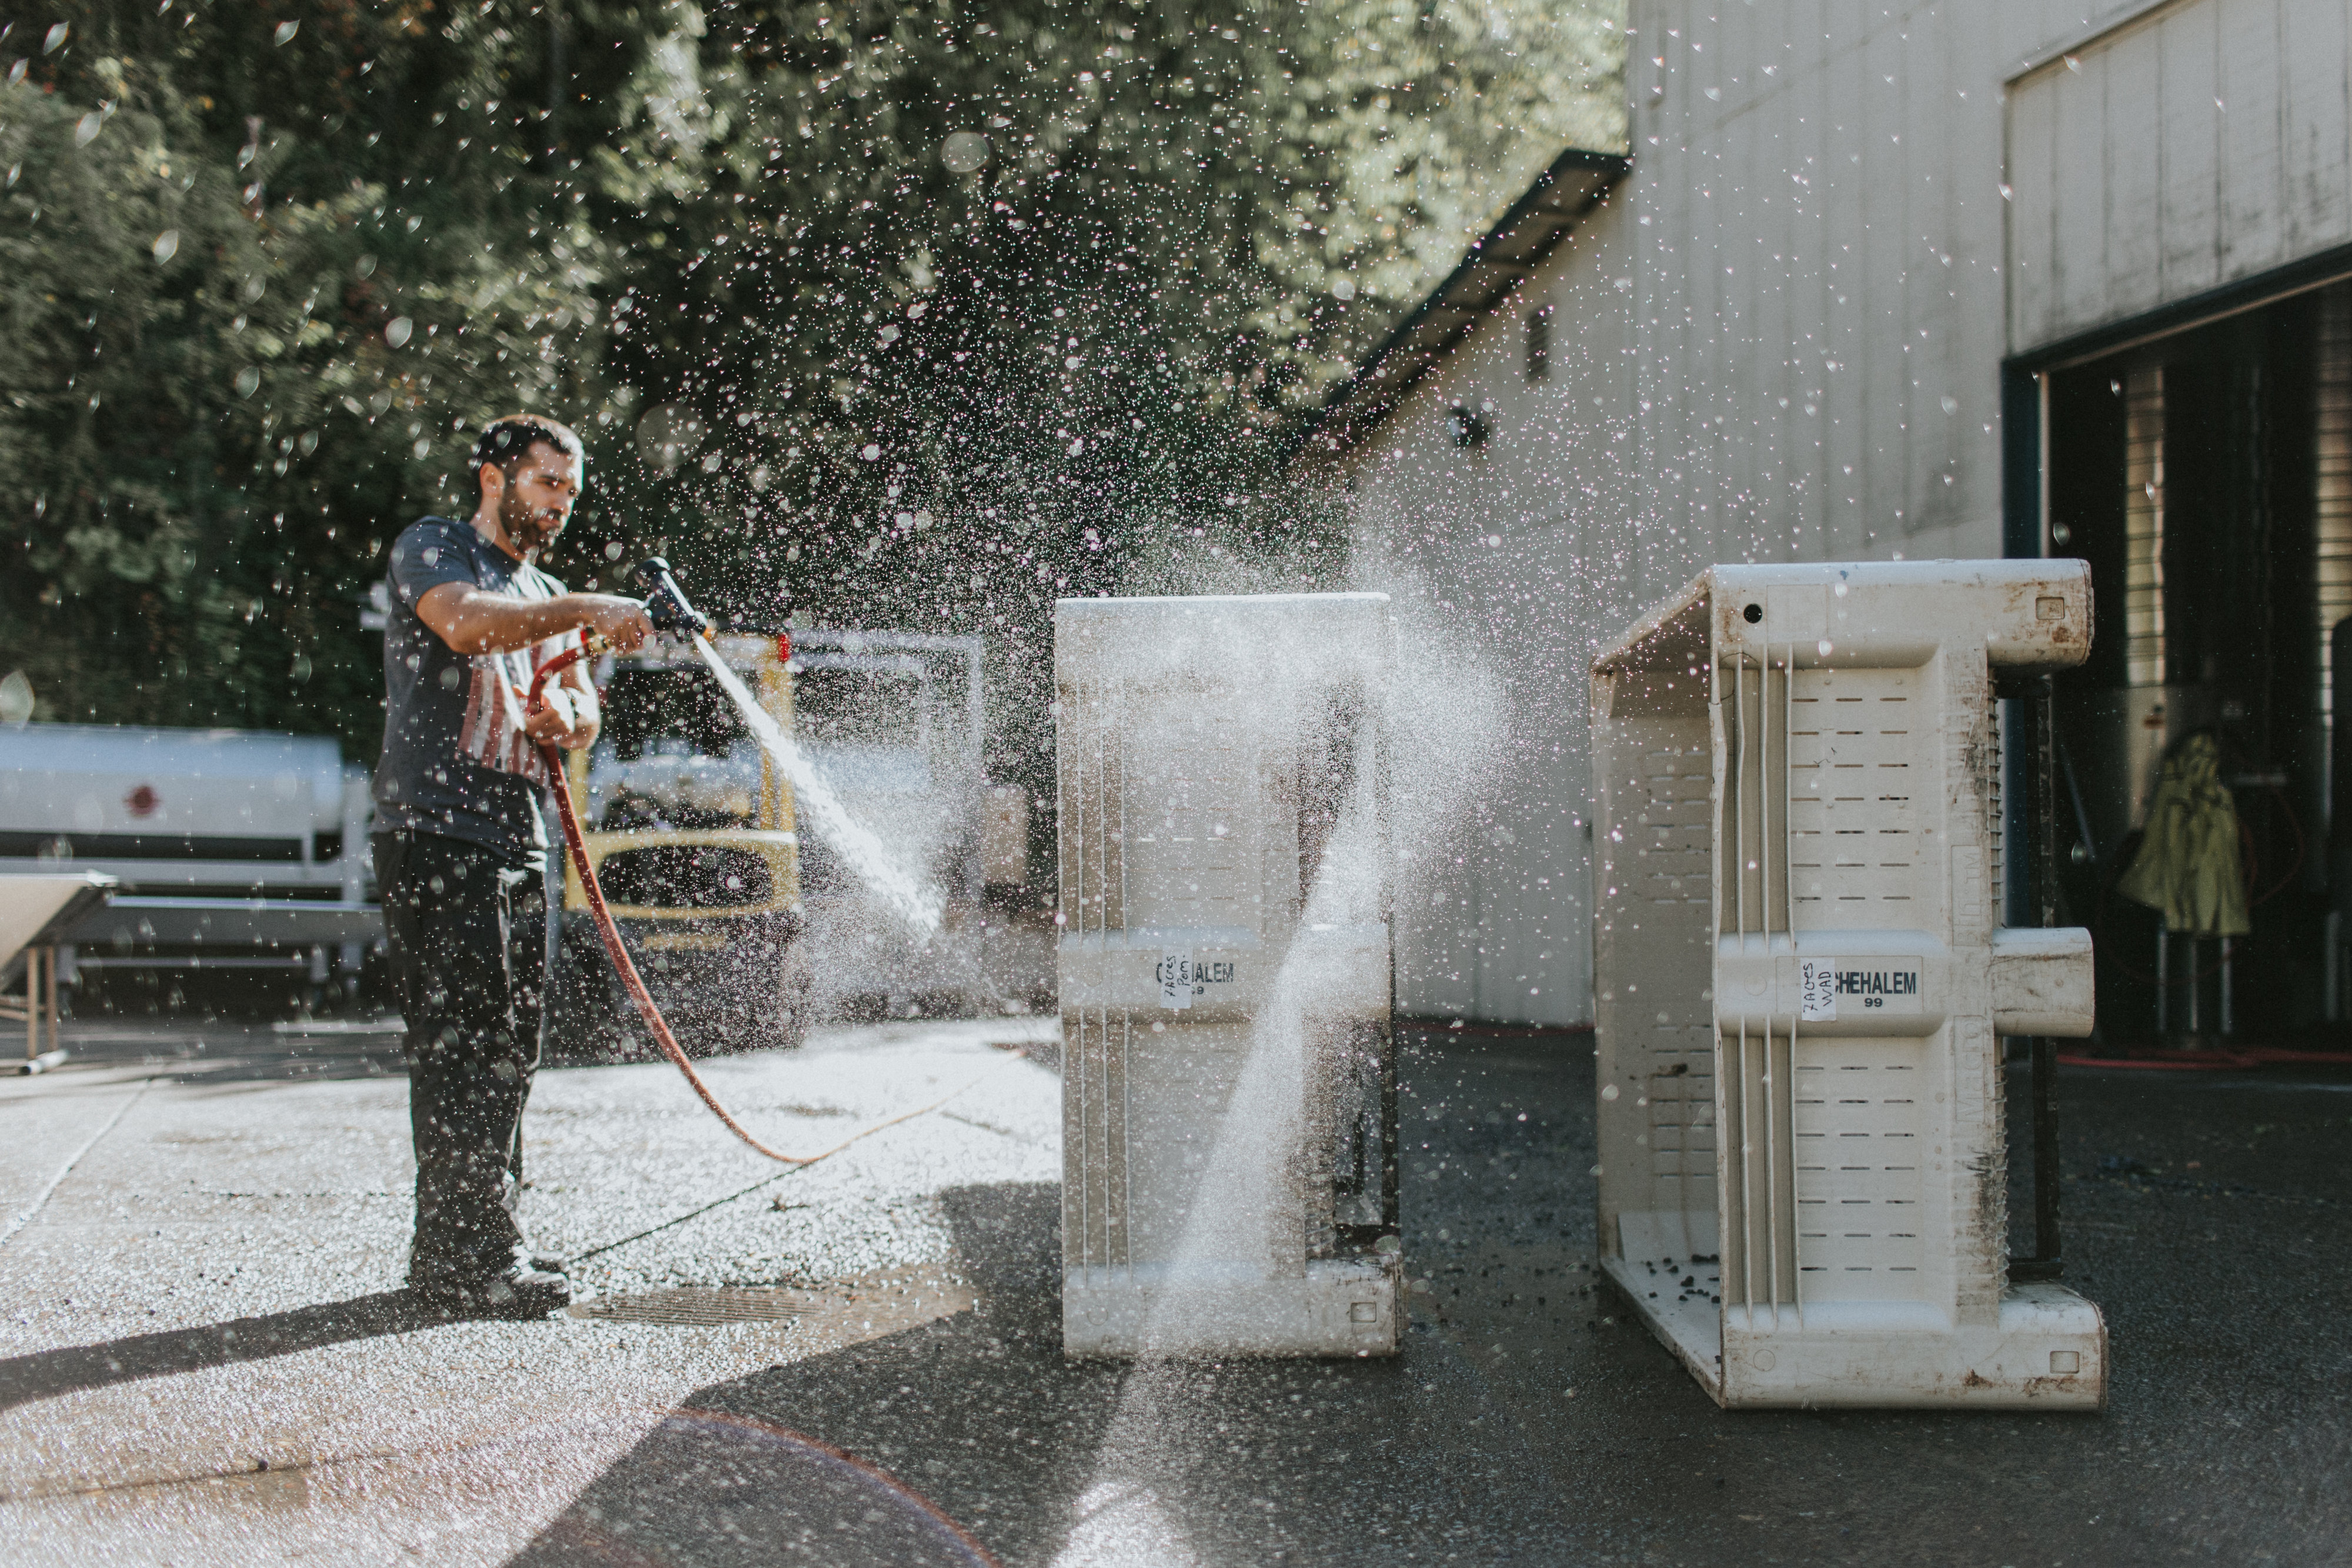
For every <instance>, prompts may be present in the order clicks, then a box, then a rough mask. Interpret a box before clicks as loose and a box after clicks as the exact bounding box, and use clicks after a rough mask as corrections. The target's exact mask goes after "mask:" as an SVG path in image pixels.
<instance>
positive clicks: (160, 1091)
mask: <svg viewBox="0 0 2352 1568" xmlns="http://www.w3.org/2000/svg"><path fill="white" fill-rule="evenodd" d="M79 1036H80V1037H79V1039H77V1040H74V1041H73V1043H74V1044H75V1046H76V1049H77V1051H78V1053H79V1054H78V1056H77V1058H76V1062H75V1064H74V1065H72V1066H70V1067H68V1069H67V1070H66V1071H62V1072H59V1073H58V1074H55V1075H52V1076H48V1077H43V1078H36V1079H27V1080H13V1081H5V1082H0V1228H6V1229H7V1230H8V1235H7V1237H6V1239H5V1241H0V1541H5V1542H6V1543H7V1545H6V1546H5V1549H0V1550H4V1551H5V1556H6V1557H7V1559H8V1560H9V1561H11V1562H23V1563H49V1562H59V1563H63V1562H74V1563H80V1562H89V1561H108V1562H123V1563H165V1562H170V1563H182V1564H193V1563H256V1562H281V1561H285V1562H294V1561H299V1562H305V1563H403V1562H417V1561H429V1562H433V1563H500V1562H508V1561H512V1562H517V1563H533V1564H539V1563H550V1564H554V1563H566V1564H568V1563H645V1564H667V1563H678V1564H688V1563H691V1564H727V1563H746V1564H750V1563H782V1562H810V1563H839V1564H864V1563H984V1562H986V1561H988V1560H989V1558H990V1557H991V1556H992V1557H993V1558H995V1559H996V1560H999V1561H1002V1562H1004V1563H1019V1564H1031V1563H1034V1564H1051V1565H1056V1568H1060V1565H1078V1564H1155V1565H1156V1564H1162V1563H1165V1564H1202V1565H1207V1564H1219V1565H1222V1564H1228V1563H1235V1564H1238V1563H1350V1564H1353V1563H1370V1564H1384V1563H1448V1562H1459V1563H1676V1564H1679V1563H1689V1564H1717V1563H1722V1564H1735V1563H1737V1564H1749V1563H1922V1564H1927V1563H1933V1564H1947V1563H1949V1564H1970V1565H1974V1564H1984V1565H1987V1568H2000V1565H2002V1564H2010V1565H2015V1568H2024V1565H2026V1564H2053V1565H2063V1564H2067V1563H2074V1564H2084V1563H2118V1564H2122V1563H2163V1562H2172V1561H2214V1562H2222V1563H2339V1562H2352V1500H2347V1483H2352V1443H2347V1396H2352V1379H2347V1371H2352V1365H2347V1345H2352V1331H2347V1321H2346V1313H2345V1310H2344V1303H2345V1302H2346V1301H2347V1285H2352V1280H2347V1273H2352V1267H2347V1260H2346V1256H2345V1249H2344V1247H2343V1246H2342V1241H2343V1239H2344V1238H2345V1236H2346V1226H2345V1218H2346V1210H2347V1205H2352V1176H2347V1167H2346V1160H2345V1157H2344V1156H2345V1153H2346V1150H2347V1142H2352V1140H2347V1133H2352V1074H2340V1075H2337V1076H2336V1079H2335V1080H2334V1081H2329V1080H2328V1079H2326V1077H2324V1076H2317V1075H2314V1074H2310V1073H2305V1074H2304V1075H2302V1076H2299V1077H2298V1076H2291V1075H2288V1074H2285V1073H2282V1072H2271V1073H2263V1074H2238V1075H2233V1076H2228V1077H2221V1078H2215V1077H2212V1076H2209V1075H2195V1074H2160V1073H2151V1072H2126V1071H2080V1070H2067V1071H2065V1072H2064V1073H2063V1075H2062V1078H2061V1082H2060V1090H2059V1099H2060V1105H2061V1110H2062V1114H2063V1123H2062V1129H2063V1130H2062V1145H2063V1160H2062V1169H2063V1178H2064V1179H2063V1191H2064V1202H2065V1211H2066V1237H2067V1278H2068V1280H2069V1281H2070V1282H2073V1283H2074V1284H2076V1285H2077V1286H2078V1287H2079V1288H2081V1289H2082V1290H2084V1292H2085V1293H2086V1294H2088V1295H2089V1296H2091V1298H2092V1299H2093V1300H2095V1301H2098V1302H2099V1303H2100V1305H2101V1306H2102V1308H2103V1309H2104V1310H2105V1312H2106V1314H2107V1321H2108V1324H2109V1330H2110V1335H2111V1356H2112V1362H2113V1369H2114V1370H2113V1375H2112V1379H2111V1384H2110V1404H2109V1407H2108V1409H2107V1410H2106V1411H2105V1413H2103V1414H2099V1415H2008V1414H1990V1413H1950V1414H1944V1413H1916V1412H1886V1413H1867V1412H1833V1413H1832V1412H1824V1413H1753V1412H1751V1413H1739V1414H1727V1413H1725V1412H1723V1411H1720V1410H1718V1409H1717V1408H1716V1406H1714V1405H1713V1404H1712V1403H1711V1402H1710V1401H1709V1400H1708V1399H1707V1398H1706V1396H1705V1394H1704V1393H1703V1392H1702V1391H1701V1390H1700V1389H1699V1388H1698V1386H1697V1385H1696V1384H1694V1383H1693V1382H1692V1381H1691V1380H1690V1379H1689V1378H1688V1377H1687V1376H1686V1375H1685V1374H1684V1373H1683V1372H1682V1371H1681V1369H1680V1367H1679V1366H1678V1364H1676V1363H1675V1362H1674V1360H1673V1359H1672V1358H1671V1357H1670V1356H1669V1355H1668V1354H1666V1353H1665V1352H1664V1350H1663V1349H1662V1348H1661V1347H1660V1346H1658V1345H1657V1344H1655V1343H1653V1342H1652V1341H1651V1340H1650V1338H1649V1336H1648V1335H1647V1334H1646V1333H1644V1332H1643V1330H1642V1329H1640V1328H1639V1327H1638V1326H1635V1325H1634V1324H1633V1322H1632V1321H1631V1318H1630V1315H1629V1314H1628V1313H1627V1312H1625V1311H1624V1309H1623V1306H1622V1303H1621V1302H1620V1301H1616V1300H1615V1299H1614V1298H1613V1297H1612V1296H1611V1295H1610V1294H1609V1292H1608V1287H1606V1286H1604V1285H1602V1284H1601V1282H1600V1281H1598V1279H1597V1277H1596V1276H1595V1274H1594V1272H1593V1270H1592V1235H1591V1177H1590V1176H1589V1174H1588V1173H1589V1172H1590V1169H1591V1164H1592V1159H1593V1151H1592V1117H1591V1107H1592V1070H1591V1051H1590V1047H1589V1042H1588V1041H1587V1040H1584V1039H1582V1038H1580V1037H1576V1036H1559V1035H1552V1036H1543V1035H1530V1034H1511V1033H1488V1034H1480V1033H1475V1032H1474V1031H1469V1030H1464V1031H1460V1032H1458V1033H1456V1032H1452V1031H1436V1032H1433V1033H1428V1032H1424V1033H1417V1034H1413V1035H1412V1036H1409V1037H1408V1038H1407V1040H1406V1041H1405V1044H1404V1049H1403V1051H1402V1076H1403V1083H1402V1096H1401V1100H1402V1125H1403V1128H1404V1130H1405V1148H1406V1164H1405V1167H1404V1181H1403V1190H1404V1204H1405V1231H1406V1236H1405V1240H1406V1253H1407V1259H1408V1263H1409V1270H1408V1271H1409V1273H1410V1274H1411V1275H1412V1277H1413V1279H1414V1280H1415V1281H1418V1282H1419V1283H1417V1285H1416V1287H1415V1289H1414V1291H1413V1292H1412V1297H1411V1300H1412V1309H1413V1317H1414V1321H1413V1323H1412V1330H1411V1332H1410V1333H1409V1335H1408V1344H1407V1350H1406V1352H1405V1354H1403V1355H1402V1356H1400V1357H1397V1358H1395V1359H1394V1360H1387V1361H1358V1362H1340V1363H1312V1362H1287V1363H1250V1362H1228V1363H1224V1364H1207V1363H1202V1364H1167V1365H1154V1366H1142V1367H1138V1366H1129V1365H1122V1364H1106V1363H1089V1362H1070V1361H1067V1360H1066V1359H1065V1358H1064V1357H1063V1355H1062V1354H1061V1350H1060V1340H1059V1322H1058V1307H1057V1301H1056V1291H1055V1283H1056V1275H1057V1270H1056V1261H1055V1260H1056V1258H1057V1247H1058V1241H1057V1237H1056V1224H1057V1218H1058V1207H1059V1206H1058V1197H1057V1193H1056V1186H1055V1180H1056V1176H1057V1174H1058V1168H1059V1155H1058V1135H1057V1134H1058V1085H1057V1083H1056V1082H1055V1078H1054V1076H1053V1072H1052V1071H1051V1067H1052V1060H1053V1055H1052V1051H1051V1046H1050V1040H1051V1038H1052V1025H1051V1023H1050V1021H1046V1020H1033V1019H1013V1020H1003V1021H1001V1022H995V1023H984V1024H971V1023H963V1024H900V1025H888V1026H875V1027H870V1028H865V1029H856V1030H832V1031H825V1032H823V1033H821V1034H820V1035H819V1036H817V1037H816V1038H815V1039H814V1040H812V1042H811V1045H810V1047H809V1048H808V1049H807V1050H806V1051H802V1052H796V1053H791V1054H785V1055H761V1056H752V1057H744V1058H735V1059H728V1060H726V1061H720V1062H718V1063H715V1064H714V1066H713V1070H712V1076H713V1078H714V1080H715V1081H716V1082H717V1083H718V1086H719V1092H721V1094H722V1095H724V1096H726V1097H728V1098H729V1099H730V1101H731V1102H734V1103H738V1104H739V1106H740V1109H741V1110H742V1111H743V1113H745V1114H746V1117H747V1120H749V1121H750V1122H751V1124H753V1125H754V1126H755V1127H758V1128H760V1129H761V1130H762V1131H770V1132H774V1133H775V1134H777V1135H778V1136H780V1137H784V1136H790V1137H792V1138H793V1139H795V1140H796V1141H797V1142H798V1143H799V1144H800V1145H803V1146H806V1147H810V1148H812V1149H813V1148H815V1147H822V1146H827V1145H831V1144H833V1143H835V1142H838V1141H839V1140H840V1139H841V1138H843V1137H846V1136H849V1135H850V1134H854V1133H856V1132H857V1131H858V1130H859V1129H861V1128H864V1127H868V1126H872V1125H874V1124H876V1123H877V1122H880V1121H883V1120H886V1119H887V1118H889V1117H891V1116H895V1115H898V1114H900V1113H904V1112H906V1111H908V1110H916V1109H919V1108H921V1107H922V1106H925V1105H928V1104H931V1103H935V1102H938V1101H940V1099H941V1098H942V1097H943V1096H951V1097H950V1098H948V1099H947V1101H946V1103H945V1104H943V1105H940V1106H939V1108H938V1109H936V1110H933V1111H930V1112H929V1113H925V1114H921V1115H918V1116H915V1117H913V1118H912V1119H910V1120H908V1121H905V1122H901V1123H899V1124H897V1125H894V1126H890V1127H887V1128H885V1129H884V1130H883V1131H881V1132H878V1133H876V1134H873V1135H872V1136H870V1137H868V1138H866V1139H865V1140H863V1141H861V1142H859V1143H857V1144H855V1145H851V1146H850V1147H849V1148H848V1149H846V1150H845V1151H844V1152H843V1153H841V1154H840V1155H835V1156H834V1157H833V1158H832V1159H830V1160H828V1161H826V1162H825V1163H824V1165H821V1166H816V1167H814V1168H813V1169H811V1170H810V1171H808V1172H807V1173H805V1174H803V1175H800V1176H781V1177H780V1176H776V1175H775V1174H774V1173H773V1170H772V1167H770V1168H767V1169H763V1168H761V1162H760V1161H759V1160H758V1159H757V1157H756V1156H754V1155H750V1154H748V1153H747V1152H744V1151H741V1150H740V1148H737V1147H735V1146H733V1145H731V1143H730V1140H728V1139H727V1138H726V1136H725V1134H723V1132H721V1131H720V1130H719V1128H717V1126H716V1125H715V1124H711V1123H710V1122H709V1118H708V1117H707V1116H706V1115H705V1114H704V1113H702V1112H701V1111H700V1109H699V1108H698V1106H697V1105H696V1104H695V1103H694V1102H693V1101H692V1100H691V1098H690V1097H689V1096H688V1093H687V1092H686V1091H685V1089H684V1087H683V1086H682V1085H680V1084H678V1083H677V1082H675V1081H674V1079H673V1078H671V1077H667V1076H665V1075H666V1074H668V1071H669V1070H668V1069H667V1068H666V1067H663V1066H660V1065H658V1064H654V1065H631V1066H622V1067H606V1068H588V1069H576V1070H566V1071H550V1072H549V1073H547V1074H546V1075H545V1076H544V1077H543V1079H542V1080H541V1086H540V1088H539V1090H538V1091H537V1092H535V1094H534V1097H533V1101H532V1107H533V1108H532V1112H531V1116H530V1124H529V1127H528V1133H527V1135H528V1143H527V1155H526V1157H527V1160H528V1161H529V1162H530V1176H531V1179H532V1182H533V1190H532V1191H531V1193H530V1217H531V1219H532V1222H533V1225H534V1239H536V1240H537V1241H539V1242H540V1243H541V1244H542V1245H545V1246H549V1247H551V1248H552V1249H557V1250H563V1251H567V1252H570V1253H572V1254H574V1255H578V1254H582V1253H586V1252H590V1251H591V1250H592V1249H604V1250H598V1251H594V1254H593V1256H590V1257H588V1258H587V1260H585V1262H583V1264H582V1266H581V1268H580V1270H579V1275H580V1278H581V1280H582V1282H583V1284H584V1285H585V1286H587V1287H589V1288H590V1289H591V1290H593V1291H595V1292H596V1293H597V1294H596V1298H595V1300H596V1302H597V1303H598V1305H597V1306H596V1308H595V1309H593V1310H598V1311H603V1312H608V1313H612V1314H615V1315H607V1316H587V1317H578V1316H567V1317H563V1318H559V1319H555V1320H551V1321H550V1322H543V1323H447V1322H427V1321H425V1320H423V1319H421V1318H420V1317H419V1316H418V1315H417V1314H415V1312H413V1311H412V1310H410V1309H409V1308H407V1307H406V1305H405V1303H404V1298H402V1297H400V1296H399V1295H398V1293H397V1292H396V1291H395V1290H394V1286H395V1285H396V1284H397V1281H398V1278H399V1271H400V1261H401V1248H402V1246H403V1244H404V1238H405V1226H406V1221H407V1202H408V1197H407V1186H406V1183H407V1180H408V1164H407V1154H406V1129H405V1111H404V1086H403V1084H402V1082H401V1081H400V1078H399V1076H398V1055H397V1049H396V1040H394V1038H393V1037H392V1036H390V1035H387V1034H383V1033H369V1032H367V1031H366V1030H342V1031H340V1032H331V1031H326V1030H313V1031H309V1032H302V1031H281V1030H270V1029H267V1028H262V1027H245V1028H231V1027H224V1026H201V1027H200V1026H194V1025H190V1026H185V1027H180V1026H174V1025H170V1024H163V1025H154V1026H120V1025H113V1026H92V1027H90V1028H89V1029H87V1030H80V1031H79ZM1022 1046H1026V1047H1027V1048H1028V1049H1029V1051H1030V1054H1027V1055H1020V1054H1016V1051H1015V1050H1013V1049H1008V1048H1013V1047H1022ZM61 1171H62V1173H63V1174H62V1176H60V1172H61ZM747 1188H749V1189H751V1190H750V1191H748V1192H747V1191H746V1190H745V1189H747ZM730 1194H738V1195H740V1196H736V1197H732V1198H731V1200H730V1201H726V1202H721V1203H719V1204H717V1206H716V1207H709V1208H705V1207H703V1206H705V1205H707V1204H709V1203H711V1202H712V1200H714V1199H717V1198H720V1197H726V1196H727V1195H730ZM616 1242H617V1243H618V1245H614V1243H616ZM679 1303H685V1304H686V1305H688V1306H689V1307H693V1308H695V1309H696V1310H698V1311H702V1312H704V1313H705V1315H706V1316H707V1315H709V1314H710V1313H711V1312H713V1311H714V1310H716V1311H719V1312H722V1313H723V1312H724V1311H732V1310H740V1312H742V1313H743V1314H744V1315H745V1316H746V1317H747V1318H748V1320H749V1321H739V1322H721V1323H700V1324H696V1323H681V1322H656V1321H646V1319H648V1318H660V1317H663V1316H664V1315H665V1313H666V1312H667V1313H668V1315H670V1316H672V1317H675V1316H677V1312H673V1311H671V1309H672V1308H675V1307H677V1306H678V1304H679ZM746 1303H748V1305H746ZM714 1304H715V1305H714Z"/></svg>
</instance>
